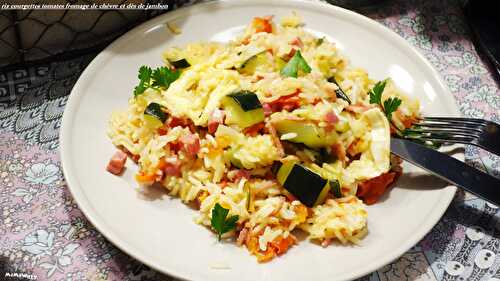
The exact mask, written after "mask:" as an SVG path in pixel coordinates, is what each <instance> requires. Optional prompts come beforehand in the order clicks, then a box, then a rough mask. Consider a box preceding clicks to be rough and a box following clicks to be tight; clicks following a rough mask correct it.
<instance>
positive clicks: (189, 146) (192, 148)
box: [179, 134, 200, 156]
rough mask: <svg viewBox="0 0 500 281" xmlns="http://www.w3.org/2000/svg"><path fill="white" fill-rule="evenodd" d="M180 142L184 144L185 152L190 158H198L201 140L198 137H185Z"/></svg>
mask: <svg viewBox="0 0 500 281" xmlns="http://www.w3.org/2000/svg"><path fill="white" fill-rule="evenodd" d="M179 141H180V142H181V143H182V145H183V148H184V151H185V152H186V153H187V154H188V155H190V156H196V154H197V153H198V151H200V138H199V137H198V135H195V134H187V135H183V136H182V137H181V138H180V139H179Z"/></svg>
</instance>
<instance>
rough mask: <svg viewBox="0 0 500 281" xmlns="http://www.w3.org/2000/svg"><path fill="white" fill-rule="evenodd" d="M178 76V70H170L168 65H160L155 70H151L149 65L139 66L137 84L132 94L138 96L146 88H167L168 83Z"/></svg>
mask: <svg viewBox="0 0 500 281" xmlns="http://www.w3.org/2000/svg"><path fill="white" fill-rule="evenodd" d="M179 76H180V72H179V71H178V70H175V71H173V70H170V69H169V68H168V67H165V66H162V67H158V68H156V69H155V70H152V69H151V67H149V66H145V65H143V66H141V68H139V75H138V76H137V78H139V84H138V85H137V86H135V88H134V96H136V97H137V96H138V95H140V94H142V93H144V91H146V89H147V88H153V89H156V90H159V89H164V90H165V89H168V87H169V86H170V84H171V83H172V82H174V81H175V80H177V79H178V78H179Z"/></svg>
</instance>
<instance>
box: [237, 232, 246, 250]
mask: <svg viewBox="0 0 500 281" xmlns="http://www.w3.org/2000/svg"><path fill="white" fill-rule="evenodd" d="M247 236H248V228H243V229H242V230H241V231H240V234H239V235H238V239H237V240H236V243H237V244H238V245H239V246H241V245H243V243H245V241H246V239H247Z"/></svg>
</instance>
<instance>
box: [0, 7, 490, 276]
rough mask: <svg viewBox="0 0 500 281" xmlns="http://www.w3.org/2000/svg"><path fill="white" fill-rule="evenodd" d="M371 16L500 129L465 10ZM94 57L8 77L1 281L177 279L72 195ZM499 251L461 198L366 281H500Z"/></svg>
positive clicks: (481, 211)
mask: <svg viewBox="0 0 500 281" xmlns="http://www.w3.org/2000/svg"><path fill="white" fill-rule="evenodd" d="M362 12H363V13H364V14H366V15H367V16H369V17H371V18H374V19H376V20H377V21H379V22H380V23H382V24H384V25H386V26H388V27H389V28H390V29H392V30H394V31H395V32H397V33H398V34H400V35H401V36H402V37H404V38H405V39H406V40H408V42H410V43H411V44H412V45H414V46H415V47H417V49H418V50H419V51H420V52H421V53H422V54H423V55H424V56H425V57H426V58H427V59H428V60H429V61H430V62H431V63H432V64H433V65H434V67H435V68H436V69H437V70H438V71H439V73H441V75H442V78H443V79H444V81H446V83H447V85H448V86H449V88H450V90H451V92H452V93H453V95H454V96H455V98H456V100H457V103H458V106H459V108H460V110H461V112H462V113H463V114H464V115H465V116H467V117H478V118H486V119H491V120H494V121H496V122H500V90H499V88H498V84H496V82H495V81H494V78H493V76H492V75H491V71H490V70H489V69H488V67H487V66H486V65H485V64H484V62H483V61H482V60H481V58H480V57H479V56H478V54H477V53H476V51H475V49H474V47H473V45H472V43H471V41H470V35H469V33H468V29H467V27H466V25H465V23H464V19H463V16H462V13H461V10H460V7H459V2H458V1H453V0H441V1H425V0H411V1H409V0H399V1H397V0H391V1H385V4H382V6H380V7H379V8H377V9H376V10H365V11H362ZM94 56H95V54H94V55H86V56H83V57H80V58H77V59H73V60H68V61H62V62H57V63H49V64H46V65H43V66H39V67H32V68H19V69H17V70H13V71H9V72H0V187H1V188H0V280H16V278H18V277H15V276H24V277H21V278H20V279H18V280H30V279H31V280H33V279H34V278H37V279H38V280H68V281H69V280H171V279H172V278H171V277H168V276H165V275H162V274H159V273H157V272H155V271H153V270H150V269H149V268H148V267H147V266H144V265H142V264H141V263H139V262H138V261H135V260H134V259H132V258H130V257H129V256H128V255H126V254H124V253H123V252H121V251H120V250H118V249H117V248H116V247H114V246H113V245H112V244H111V243H109V242H108V241H106V239H105V238H104V237H103V236H102V235H101V234H100V233H99V232H97V231H96V230H95V228H94V227H93V226H92V225H91V224H90V223H89V222H88V221H87V220H86V218H85V216H84V215H83V214H82V212H81V211H80V210H79V209H78V206H77V205H76V204H75V202H74V201H73V199H72V197H71V194H70V193H69V191H68V188H67V187H66V184H65V181H64V178H63V175H62V172H61V164H60V161H59V151H58V131H59V127H60V122H61V116H62V114H63V111H64V105H65V103H66V101H67V99H68V95H69V94H70V91H71V88H72V86H73V84H74V83H75V82H76V80H77V79H78V77H79V75H80V74H81V72H82V71H83V69H84V68H85V66H86V65H87V64H88V63H89V62H90V60H91V59H92V58H93V57H94ZM466 158H467V161H468V163H470V164H473V165H475V166H477V167H480V168H482V169H486V170H487V171H488V172H490V173H492V174H494V175H496V176H499V172H500V161H499V158H498V157H493V156H492V155H490V154H487V153H485V152H483V151H481V150H478V149H476V148H472V147H468V148H466ZM499 248H500V220H499V215H498V208H497V207H495V206H493V205H490V204H487V203H485V202H484V201H482V200H480V199H477V198H475V197H473V196H471V195H468V194H464V193H462V192H459V193H458V194H457V196H456V198H455V200H454V201H453V203H452V204H451V206H450V207H449V208H448V210H447V212H446V213H445V215H444V217H443V218H442V219H441V220H440V221H439V223H438V224H437V225H436V226H435V227H434V229H432V231H431V232H430V233H428V234H427V235H426V236H425V238H423V239H422V241H420V242H419V243H418V244H417V245H416V246H415V247H413V248H412V249H411V250H410V251H408V252H407V253H406V254H404V255H403V256H402V257H401V258H399V259H398V260H396V261H395V262H394V263H392V264H389V265H387V266H385V267H383V268H381V269H379V270H378V271H376V272H373V273H372V274H370V275H368V276H365V277H363V278H362V280H417V279H418V280H436V279H437V280H500V270H499V268H500V256H499V255H498V253H499ZM22 274H24V275H22ZM332 279H334V276H332Z"/></svg>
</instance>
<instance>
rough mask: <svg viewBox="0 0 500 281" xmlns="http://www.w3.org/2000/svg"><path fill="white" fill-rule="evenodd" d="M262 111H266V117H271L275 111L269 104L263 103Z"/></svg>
mask: <svg viewBox="0 0 500 281" xmlns="http://www.w3.org/2000/svg"><path fill="white" fill-rule="evenodd" d="M262 109H263V110H264V115H265V116H269V115H271V114H273V109H272V107H271V105H269V104H268V103H263V104H262Z"/></svg>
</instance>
